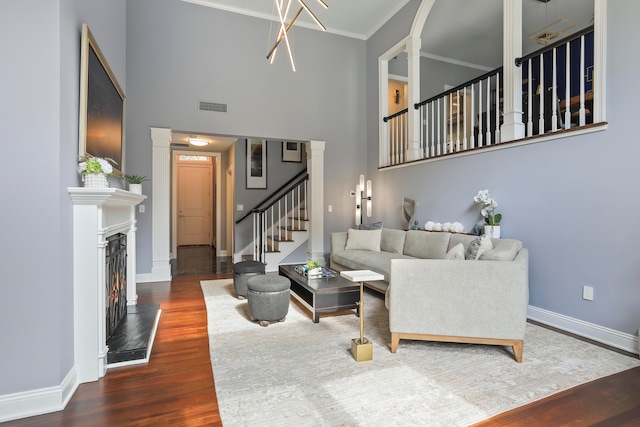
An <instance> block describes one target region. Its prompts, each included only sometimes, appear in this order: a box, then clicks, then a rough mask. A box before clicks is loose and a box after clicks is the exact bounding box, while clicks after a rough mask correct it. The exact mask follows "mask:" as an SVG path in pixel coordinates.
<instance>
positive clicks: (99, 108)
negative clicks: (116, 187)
mask: <svg viewBox="0 0 640 427" xmlns="http://www.w3.org/2000/svg"><path fill="white" fill-rule="evenodd" d="M80 51H81V56H80V120H79V122H80V131H79V150H78V154H79V156H93V157H107V158H110V159H113V161H114V162H115V163H116V164H115V165H113V175H115V176H118V177H122V175H123V174H124V166H125V164H124V113H125V96H124V92H123V91H122V89H121V88H120V85H119V84H118V81H117V80H116V77H115V75H114V74H113V72H112V71H111V68H110V67H109V64H108V63H107V61H106V60H105V58H104V56H103V55H102V52H101V51H100V48H99V47H98V44H97V43H96V40H95V39H94V38H93V35H92V34H91V31H89V27H88V26H87V24H82V41H81V48H80Z"/></svg>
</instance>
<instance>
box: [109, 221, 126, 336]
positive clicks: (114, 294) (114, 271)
mask: <svg viewBox="0 0 640 427" xmlns="http://www.w3.org/2000/svg"><path fill="white" fill-rule="evenodd" d="M105 264H106V269H107V274H106V275H105V276H106V277H105V278H106V289H105V296H106V298H107V304H106V305H107V309H106V313H105V316H106V318H105V320H106V323H105V324H106V327H107V342H108V341H109V338H111V336H112V335H113V332H114V331H115V330H116V328H117V327H118V325H119V324H120V322H121V321H122V319H123V318H124V316H126V315H127V235H126V234H123V233H117V234H114V235H113V236H110V237H107V248H106V260H105Z"/></svg>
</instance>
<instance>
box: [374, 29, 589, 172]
mask: <svg viewBox="0 0 640 427" xmlns="http://www.w3.org/2000/svg"><path fill="white" fill-rule="evenodd" d="M593 56H594V53H593V27H589V28H586V29H585V30H583V31H581V32H579V33H576V34H574V35H572V36H570V37H568V38H566V39H563V40H561V41H559V42H556V43H554V44H552V45H549V46H546V47H545V48H543V49H540V50H538V51H536V52H534V53H532V54H530V55H527V56H525V57H523V58H517V59H516V64H517V65H518V66H522V109H523V111H522V113H523V114H522V121H523V124H524V126H525V137H532V136H537V135H544V134H547V133H551V132H557V131H559V130H565V129H571V128H572V127H578V126H585V125H587V124H591V123H593V114H592V113H593V87H592V76H593V63H594V61H593ZM502 80H503V76H502V67H501V68H498V69H496V70H493V71H490V72H488V73H486V74H484V75H482V76H479V77H477V78H475V79H473V80H471V81H468V82H465V83H463V84H461V85H459V86H456V87H454V88H452V89H450V90H447V91H445V92H443V93H441V94H438V95H436V96H434V97H432V98H429V99H426V100H424V101H422V102H419V103H417V104H415V105H414V108H415V109H416V110H418V111H417V117H418V123H419V140H418V142H417V144H415V143H414V142H411V141H409V137H410V135H409V132H408V121H409V120H408V116H409V114H415V113H414V112H412V111H409V110H407V109H405V110H402V111H400V112H398V113H396V114H393V115H390V116H388V117H385V118H384V119H383V121H384V123H385V124H386V128H387V131H386V132H385V134H386V135H382V136H383V138H382V141H384V144H385V146H386V148H385V149H384V150H381V158H380V167H385V166H394V165H399V164H403V163H407V162H409V161H416V160H422V159H429V158H434V157H440V156H446V155H450V154H456V153H460V152H465V151H469V150H476V149H481V148H485V147H490V146H493V145H496V144H500V143H502V142H506V141H504V140H503V139H502V138H501V126H502V122H503V114H504V109H503V108H504V102H503V99H504V96H513V94H510V93H505V90H504V87H503V81H502ZM567 100H568V102H567Z"/></svg>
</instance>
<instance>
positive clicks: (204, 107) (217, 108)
mask: <svg viewBox="0 0 640 427" xmlns="http://www.w3.org/2000/svg"><path fill="white" fill-rule="evenodd" d="M198 108H199V109H200V111H214V112H216V113H226V112H227V104H220V103H218V102H207V101H200V102H199V104H198Z"/></svg>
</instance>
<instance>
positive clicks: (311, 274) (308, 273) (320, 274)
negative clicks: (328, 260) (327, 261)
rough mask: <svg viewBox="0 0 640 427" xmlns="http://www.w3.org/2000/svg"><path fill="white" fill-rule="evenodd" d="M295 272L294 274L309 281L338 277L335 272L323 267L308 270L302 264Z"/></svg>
mask: <svg viewBox="0 0 640 427" xmlns="http://www.w3.org/2000/svg"><path fill="white" fill-rule="evenodd" d="M295 270H296V273H298V274H301V275H303V276H304V277H308V278H309V279H330V278H332V277H336V276H337V275H338V273H336V272H335V271H333V270H330V269H328V268H325V267H318V268H313V269H309V267H307V266H306V265H304V264H302V265H297V266H296V268H295Z"/></svg>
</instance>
